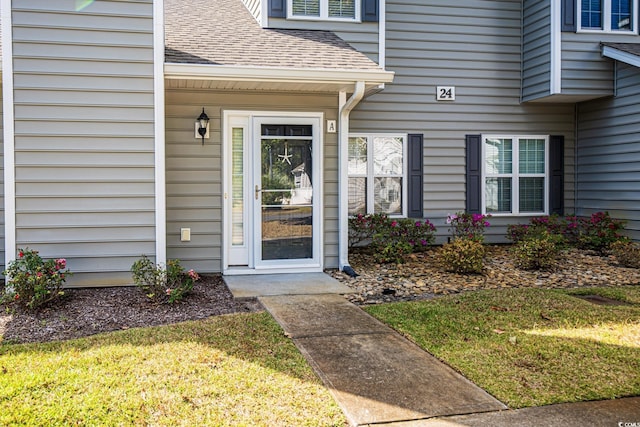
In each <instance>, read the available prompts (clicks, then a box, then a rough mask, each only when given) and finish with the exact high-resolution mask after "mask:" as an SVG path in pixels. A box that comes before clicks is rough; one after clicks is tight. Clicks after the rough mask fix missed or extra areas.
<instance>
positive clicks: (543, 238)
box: [511, 230, 564, 270]
mask: <svg viewBox="0 0 640 427" xmlns="http://www.w3.org/2000/svg"><path fill="white" fill-rule="evenodd" d="M563 242H564V239H563V237H562V236H561V235H558V234H552V233H549V232H548V231H547V230H543V231H541V232H540V233H539V234H537V235H530V236H526V237H525V238H523V239H521V240H519V241H518V242H516V244H515V245H514V246H513V247H512V248H511V252H512V254H513V255H514V257H515V263H516V265H517V266H518V267H520V268H522V269H525V270H544V269H550V268H552V267H554V266H555V265H556V260H557V258H558V255H559V253H560V251H561V247H562V244H563Z"/></svg>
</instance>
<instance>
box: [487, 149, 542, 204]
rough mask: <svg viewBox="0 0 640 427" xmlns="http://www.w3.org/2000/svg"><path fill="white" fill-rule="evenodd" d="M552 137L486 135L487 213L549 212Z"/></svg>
mask: <svg viewBox="0 0 640 427" xmlns="http://www.w3.org/2000/svg"><path fill="white" fill-rule="evenodd" d="M548 153H549V138H548V137H547V136H483V138H482V154H483V175H484V186H483V193H484V194H483V200H484V212H485V213H490V214H511V215H518V214H523V215H527V214H546V213H547V212H548V204H549V202H548V196H547V195H548V193H549V192H548V186H549V179H548V175H549V168H548V165H549V154H548Z"/></svg>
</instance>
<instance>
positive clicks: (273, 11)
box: [269, 0, 287, 18]
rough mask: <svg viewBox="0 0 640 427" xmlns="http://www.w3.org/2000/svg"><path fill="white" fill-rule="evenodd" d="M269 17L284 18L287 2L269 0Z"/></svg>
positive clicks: (283, 0) (284, 0) (285, 0)
mask: <svg viewBox="0 0 640 427" xmlns="http://www.w3.org/2000/svg"><path fill="white" fill-rule="evenodd" d="M269 17H270V18H286V17H287V0H269Z"/></svg>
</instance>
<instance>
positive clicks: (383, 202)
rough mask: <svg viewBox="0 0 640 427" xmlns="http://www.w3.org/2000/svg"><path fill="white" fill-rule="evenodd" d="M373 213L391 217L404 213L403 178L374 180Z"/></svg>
mask: <svg viewBox="0 0 640 427" xmlns="http://www.w3.org/2000/svg"><path fill="white" fill-rule="evenodd" d="M373 194H374V200H373V204H374V206H373V211H374V212H375V213H384V214H389V215H399V214H401V213H402V178H378V177H376V178H374V180H373Z"/></svg>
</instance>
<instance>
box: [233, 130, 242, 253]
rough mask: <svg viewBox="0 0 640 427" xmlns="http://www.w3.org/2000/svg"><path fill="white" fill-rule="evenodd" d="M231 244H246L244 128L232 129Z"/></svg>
mask: <svg viewBox="0 0 640 427" xmlns="http://www.w3.org/2000/svg"><path fill="white" fill-rule="evenodd" d="M231 159H232V160H231V245H233V246H243V245H244V167H243V166H244V129H243V128H233V129H232V130H231Z"/></svg>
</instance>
